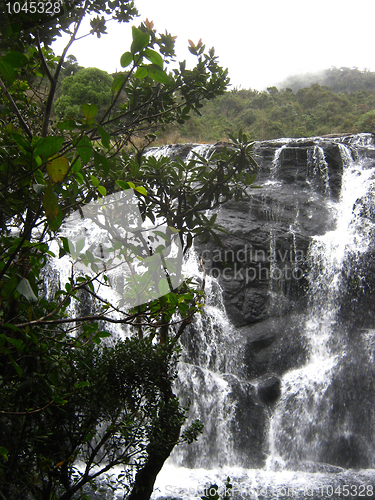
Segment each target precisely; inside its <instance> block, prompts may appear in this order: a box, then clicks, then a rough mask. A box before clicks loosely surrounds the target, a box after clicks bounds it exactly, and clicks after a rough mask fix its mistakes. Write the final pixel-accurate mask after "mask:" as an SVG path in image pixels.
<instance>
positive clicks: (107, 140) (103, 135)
mask: <svg viewBox="0 0 375 500" xmlns="http://www.w3.org/2000/svg"><path fill="white" fill-rule="evenodd" d="M97 128H98V132H99V135H100V138H101V140H102V144H103V146H104V147H105V148H107V149H109V148H110V146H111V143H110V139H111V136H110V135H109V133H108V132H107V131H106V130H105V129H104V128H103V127H102V126H101V125H98V127H97Z"/></svg>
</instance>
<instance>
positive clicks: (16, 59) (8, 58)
mask: <svg viewBox="0 0 375 500" xmlns="http://www.w3.org/2000/svg"><path fill="white" fill-rule="evenodd" d="M2 60H3V61H4V62H5V63H6V64H9V65H10V66H12V68H22V67H23V66H25V64H27V63H28V61H29V60H28V59H27V57H26V56H25V54H22V52H17V51H15V50H12V51H11V52H8V53H7V54H5V56H4V57H3V58H2Z"/></svg>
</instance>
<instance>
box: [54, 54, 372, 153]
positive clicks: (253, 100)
mask: <svg viewBox="0 0 375 500" xmlns="http://www.w3.org/2000/svg"><path fill="white" fill-rule="evenodd" d="M64 69H65V68H64ZM98 72H100V71H99V70H97V69H95V68H91V69H90V68H81V67H80V66H78V64H77V61H75V60H74V58H73V59H72V60H71V61H69V62H68V64H67V68H66V69H65V74H64V76H65V77H66V78H65V80H64V81H63V84H62V86H61V87H60V89H59V92H58V94H57V95H58V99H57V100H56V102H55V113H56V116H57V117H59V118H62V117H64V116H65V117H66V116H72V117H74V118H77V113H79V106H78V103H79V102H80V101H81V99H82V94H83V93H85V92H86V94H87V91H88V89H95V92H94V93H93V92H91V94H90V97H91V101H92V100H93V99H94V101H95V99H96V101H95V104H96V105H97V106H98V107H99V108H101V107H105V105H109V104H110V100H111V96H110V92H109V93H108V88H110V85H111V84H110V83H107V84H106V82H107V80H106V78H104V77H105V76H106V77H107V79H108V82H110V80H112V77H116V75H112V76H110V75H107V74H106V73H105V72H103V71H102V72H100V74H101V75H102V77H101V78H99V79H98V77H97V74H98ZM105 84H106V85H107V87H108V86H109V87H108V88H107V87H105ZM281 85H282V87H280V89H278V88H277V87H269V88H268V89H267V90H265V91H258V90H251V89H249V90H245V89H233V90H231V91H227V92H225V93H224V94H223V95H221V96H219V97H217V98H216V99H214V100H207V101H205V102H204V104H203V105H202V108H201V109H200V112H201V116H199V115H197V114H192V116H191V118H190V119H189V120H187V121H186V120H182V122H183V123H181V124H176V123H175V124H173V125H167V126H165V130H158V132H159V133H160V136H159V137H158V139H157V143H158V144H165V143H176V142H206V143H209V142H216V141H220V140H222V141H226V140H228V135H229V134H232V135H233V134H236V132H237V131H238V130H239V129H242V130H243V132H244V133H246V134H248V135H249V136H250V137H251V138H252V139H254V140H264V139H275V138H278V137H307V136H315V135H325V134H338V133H357V132H372V131H373V130H374V128H375V73H372V72H370V71H360V70H358V69H349V68H340V69H337V68H331V69H329V70H326V71H324V72H322V73H319V74H315V75H312V74H307V75H304V76H295V77H290V78H288V79H287V80H285V82H284V83H282V84H281ZM94 101H92V102H94Z"/></svg>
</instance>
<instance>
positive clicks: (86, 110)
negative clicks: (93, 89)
mask: <svg viewBox="0 0 375 500" xmlns="http://www.w3.org/2000/svg"><path fill="white" fill-rule="evenodd" d="M81 110H82V113H83V116H84V117H85V119H86V121H87V122H88V121H89V120H91V119H92V118H95V116H96V115H97V114H98V106H97V105H96V104H86V103H84V104H82V107H81Z"/></svg>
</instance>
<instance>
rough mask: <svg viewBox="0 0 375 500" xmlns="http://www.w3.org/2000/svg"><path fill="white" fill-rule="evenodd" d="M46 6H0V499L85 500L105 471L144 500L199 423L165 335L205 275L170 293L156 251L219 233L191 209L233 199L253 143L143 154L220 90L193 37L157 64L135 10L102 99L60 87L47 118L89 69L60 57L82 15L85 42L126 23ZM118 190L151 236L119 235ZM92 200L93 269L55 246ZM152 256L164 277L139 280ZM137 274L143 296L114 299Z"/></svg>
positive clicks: (153, 34) (94, 5)
mask: <svg viewBox="0 0 375 500" xmlns="http://www.w3.org/2000/svg"><path fill="white" fill-rule="evenodd" d="M9 4H10V5H12V2H10V3H8V2H7V5H9ZM25 5H27V4H25ZM30 5H31V3H30ZM38 5H39V4H38ZM56 5H57V11H56V12H55V13H54V15H53V16H51V15H50V14H44V13H43V12H38V11H37V12H35V11H34V12H25V11H21V12H19V13H18V14H14V13H13V14H12V15H8V14H7V11H6V9H7V8H8V7H6V5H5V2H3V3H2V4H0V6H1V8H2V12H0V15H1V16H2V19H5V20H6V22H5V23H3V24H2V25H1V27H0V35H1V37H0V40H1V42H0V87H1V93H0V201H1V203H0V225H1V234H0V252H1V255H2V259H1V262H0V302H1V310H0V420H1V426H0V497H1V498H2V499H6V500H19V499H20V498H27V499H30V500H51V499H54V500H68V499H77V500H78V499H80V500H85V499H87V498H88V497H89V495H90V494H91V493H92V492H95V491H96V489H97V488H98V481H99V480H100V479H101V478H102V476H103V475H105V474H106V473H107V472H108V471H110V469H111V468H112V467H114V466H118V467H121V468H122V470H123V474H122V476H121V477H122V481H123V484H124V486H126V487H127V488H128V491H129V497H128V498H130V499H132V500H134V499H137V500H147V499H148V498H149V497H150V495H151V492H152V489H153V485H154V482H155V479H156V476H157V474H158V472H159V471H160V469H161V467H162V466H163V464H164V462H165V460H166V459H167V457H168V456H169V455H170V453H171V451H172V450H173V448H174V446H176V445H177V444H178V443H180V442H188V443H190V442H192V441H193V440H194V439H196V438H197V436H198V435H199V433H200V432H201V428H202V426H201V424H200V423H199V422H193V424H192V425H190V426H188V427H184V428H183V425H184V423H185V420H186V416H187V409H186V408H182V407H181V406H180V404H179V401H178V398H177V397H176V396H175V395H174V393H173V386H172V384H173V380H174V378H175V376H176V365H177V362H178V354H179V348H178V340H179V337H180V336H181V334H182V333H183V331H184V330H185V328H186V327H187V326H188V325H189V324H190V323H191V321H192V320H193V317H194V315H195V314H197V313H199V312H200V311H201V310H202V307H203V304H204V276H203V272H202V280H201V281H200V282H198V281H197V282H195V281H193V280H192V279H187V280H186V281H185V282H183V283H181V284H178V285H176V286H174V285H173V284H172V280H171V272H170V268H169V267H168V269H167V271H168V272H166V269H165V268H166V264H165V255H166V254H165V252H167V254H168V251H170V246H171V245H170V244H171V241H172V238H173V237H175V238H176V240H177V241H178V242H179V244H180V247H181V249H182V251H183V252H184V253H185V252H186V251H187V249H188V248H189V247H190V246H191V244H192V241H193V240H194V239H195V238H202V239H203V241H207V240H208V239H209V238H210V237H214V238H216V239H217V238H218V236H217V231H219V230H220V227H219V226H218V225H217V224H216V220H215V219H216V216H215V215H214V216H211V217H209V216H207V210H209V209H212V208H215V207H217V206H219V205H220V204H221V203H224V202H225V201H227V200H230V199H232V198H234V199H242V198H243V197H244V196H248V193H247V187H248V186H251V185H252V183H253V182H254V179H255V176H256V171H257V165H256V163H255V161H254V159H253V156H252V146H253V143H249V142H248V140H247V137H246V136H245V135H243V134H242V133H239V135H238V136H237V137H236V138H235V137H232V141H233V146H232V148H231V149H230V150H226V149H225V148H224V149H223V150H222V151H221V152H220V153H217V154H216V155H215V156H213V157H212V158H211V159H210V160H205V159H204V158H201V157H197V158H195V159H193V160H191V161H190V162H189V163H188V164H187V165H185V164H184V163H183V162H181V161H178V160H177V161H171V160H170V159H169V158H160V159H158V160H156V159H155V158H153V157H145V156H144V155H143V151H144V149H145V148H146V147H147V146H148V145H150V144H151V143H152V141H153V139H154V136H153V135H152V134H150V131H152V129H153V128H158V127H164V126H168V125H169V124H174V123H175V122H178V123H180V124H182V123H184V122H185V121H186V120H187V119H188V118H189V116H190V113H191V112H194V111H198V110H199V109H200V108H201V106H202V104H201V103H202V101H203V100H205V99H212V98H214V97H216V96H218V95H221V94H222V93H223V92H224V90H225V88H226V87H227V84H228V78H227V72H226V70H224V69H223V68H221V67H220V66H219V64H218V61H217V58H216V56H215V53H214V50H213V49H211V50H209V51H206V49H205V46H204V45H203V43H202V42H201V41H200V42H198V44H196V45H195V44H194V43H193V42H190V47H189V48H190V51H191V52H192V53H193V54H194V55H195V56H196V58H197V59H196V61H197V62H196V66H195V67H194V68H193V69H187V68H186V65H185V63H184V62H182V63H180V65H179V67H178V69H175V70H174V71H173V72H169V71H168V64H169V62H170V60H171V59H172V58H174V57H175V53H174V38H173V37H172V36H171V35H170V34H168V33H165V34H158V33H157V31H156V30H155V29H154V26H153V23H152V22H150V21H148V20H146V21H145V22H144V23H141V24H140V26H139V27H138V28H137V27H134V26H133V27H132V28H131V30H132V43H131V46H130V48H129V50H127V51H125V52H124V53H123V55H122V57H121V65H122V66H123V67H124V68H126V72H124V73H120V74H118V75H116V76H115V77H114V78H113V79H112V78H111V77H108V78H107V77H106V76H105V77H103V82H107V83H106V85H107V86H106V87H105V88H106V90H105V93H106V94H107V93H108V89H109V90H110V102H109V103H108V101H107V108H106V109H105V110H104V106H105V102H104V101H102V100H100V99H99V100H98V101H97V102H87V101H86V95H85V94H84V93H83V92H82V87H77V88H76V87H74V93H73V95H71V96H70V97H71V101H70V103H69V106H71V111H69V112H68V114H67V115H66V114H65V111H64V110H63V111H62V114H63V115H64V116H65V117H64V118H63V119H62V120H60V119H59V118H58V116H57V112H56V114H55V117H54V119H53V114H52V112H53V103H54V102H56V96H57V91H58V88H59V83H60V82H61V80H62V78H63V77H64V76H65V77H67V80H68V79H69V78H74V81H79V80H80V76H79V75H80V74H81V75H87V74H89V73H92V71H91V70H81V71H77V69H78V68H77V64H76V61H75V60H74V59H72V58H71V59H70V60H67V61H65V55H66V53H67V51H68V49H69V47H70V46H71V44H72V43H73V42H74V41H75V40H76V39H77V37H78V30H79V28H80V26H81V23H82V20H83V19H84V17H85V16H87V15H94V16H96V17H94V18H93V19H92V20H91V28H92V29H91V33H92V34H96V35H97V36H99V37H100V36H101V35H102V34H104V33H105V31H106V21H105V19H104V15H105V16H106V17H112V18H113V19H115V20H117V21H119V22H124V23H128V22H129V21H130V20H132V19H133V18H134V16H135V15H136V10H135V7H134V5H133V3H132V2H129V1H123V0H111V1H109V2H107V1H104V0H86V1H85V2H83V1H80V0H76V1H74V2H73V3H69V2H66V4H64V8H63V9H62V10H59V9H60V8H61V3H60V2H59V3H58V4H56ZM62 30H64V31H65V32H67V33H69V35H70V40H69V42H68V44H67V46H66V48H65V50H64V51H63V54H62V55H61V56H56V55H55V54H54V53H53V52H52V50H51V48H50V44H51V41H52V39H53V37H54V36H57V35H58V34H59V33H60V32H61V31H62ZM124 50H126V48H124ZM95 71H97V70H95ZM74 73H75V75H74ZM71 75H74V76H71ZM75 77H77V78H75ZM71 88H73V86H72V87H71ZM68 90H69V89H68ZM65 97H66V96H65ZM94 97H95V95H94V93H93V94H90V99H94ZM80 99H81V102H80ZM61 102H63V96H62V97H61V100H60V103H61ZM102 106H103V108H102ZM56 107H57V109H58V107H59V103H58V102H57V103H56ZM69 113H70V114H69ZM156 172H157V175H155V173H156ZM129 190H130V192H131V194H132V196H134V197H135V199H136V200H137V205H136V206H137V208H138V210H139V214H140V217H141V219H142V221H144V222H148V223H149V225H150V224H151V225H154V223H155V218H156V217H157V218H158V220H157V222H158V227H159V224H162V223H165V225H166V227H167V228H168V230H167V232H166V234H164V233H162V234H161V236H160V230H158V227H157V228H156V230H155V228H154V230H153V231H154V233H153V234H151V233H150V235H149V239H148V241H145V239H144V238H143V237H142V231H141V236H140V237H139V239H138V240H134V239H133V240H131V243H130V244H129V241H128V240H127V238H128V236H129V231H130V230H129V227H130V226H131V224H130V222H132V220H130V221H129V222H128V221H127V220H126V221H125V225H124V223H123V221H122V213H123V211H122V210H120V209H119V205H115V204H114V203H113V201H112V200H113V199H115V196H116V195H119V194H120V195H121V194H124V193H126V192H128V191H129ZM111 195H112V198H111V197H110V196H111ZM108 200H109V201H108ZM90 202H91V205H90ZM93 202H96V205H95V206H96V207H103V206H104V207H105V211H103V217H104V222H103V219H101V223H102V224H103V225H104V226H105V227H106V229H107V231H108V235H110V238H109V239H110V240H111V245H112V246H111V247H110V248H108V260H107V261H105V266H102V265H101V264H102V263H103V261H102V260H101V259H100V258H99V257H97V255H96V254H95V252H94V250H93V249H92V248H91V250H92V251H91V250H90V248H87V247H86V246H85V245H86V240H85V235H84V234H82V237H81V239H79V240H78V241H69V240H68V239H67V236H66V235H65V236H62V235H61V234H60V233H59V230H60V228H61V226H62V224H63V222H64V221H65V220H66V219H67V217H68V216H69V215H70V214H72V213H80V214H83V211H85V210H87V209H88V208H89V207H90V206H93V205H92V204H93ZM107 202H108V204H107V205H106V203H107ZM123 207H124V205H123V206H121V207H120V208H121V209H122V208H123ZM103 210H104V209H103ZM110 214H112V219H110V217H109V215H110ZM137 229H138V226H137ZM133 232H134V233H136V231H135V230H134V231H133ZM163 240H165V241H163ZM176 240H175V241H176ZM51 243H54V244H55V245H57V247H58V250H55V254H53V253H52V249H51V248H52V247H50V246H49V245H50V244H51ZM142 252H145V253H146V254H147V259H148V258H149V257H153V258H151V265H150V267H149V268H146V271H145V272H144V273H143V274H142V273H140V274H137V273H135V272H133V271H134V266H135V264H134V263H136V262H137V261H139V262H140V263H141V264H142V266H143V264H144V263H145V262H146V258H145V257H144V253H142ZM94 254H95V255H94ZM154 256H155V257H156V258H154ZM52 258H56V259H63V258H64V259H65V258H68V260H69V262H70V264H69V265H70V269H71V272H70V276H69V277H68V278H66V281H65V278H64V279H63V278H62V277H60V278H59V279H56V280H55V281H54V287H52V288H51V290H50V291H49V293H47V290H46V288H47V287H46V282H47V281H48V280H47V279H46V275H48V273H49V272H51V267H50V262H51V259H52ZM116 259H117V260H116ZM121 259H122V260H123V261H124V262H127V263H129V267H130V272H129V274H127V275H126V276H124V295H123V299H124V300H122V301H121V300H120V301H119V302H117V301H115V300H114V301H113V302H111V301H109V300H108V299H104V298H103V297H102V296H101V295H100V294H99V291H98V290H99V288H100V289H101V290H103V289H104V290H106V289H107V288H108V287H110V286H111V285H110V279H109V278H108V276H107V271H108V269H107V266H108V267H110V265H111V263H112V262H115V263H116V265H117V262H118V260H121ZM158 259H159V260H158ZM158 262H161V263H162V265H161V264H159V268H158V269H159V270H160V267H161V268H162V271H163V272H164V274H163V276H165V277H164V278H163V279H158V278H157V277H156V278H154V274H155V271H156V270H157V265H158V264H157V263H158ZM79 265H80V266H81V272H79ZM82 265H84V269H87V272H86V271H82ZM77 268H78V269H77ZM177 271H178V270H177ZM152 284H153V285H155V286H156V287H157V288H158V289H159V292H160V293H159V296H158V298H154V299H153V300H149V301H147V302H142V301H138V303H137V305H136V306H133V307H131V308H129V307H126V305H125V303H126V300H127V299H129V298H134V296H136V297H139V296H141V295H142V292H144V290H147V289H148V288H149V287H151V285H152ZM127 289H130V293H129V294H127V292H126V291H125V290H127ZM90 302H91V303H92V304H94V305H95V307H93V308H92V309H90V308H89V307H88V304H89V303H90ZM73 304H77V307H76V308H74V307H70V306H71V305H73ZM109 324H117V325H120V326H123V327H124V328H125V327H126V328H127V329H128V330H127V331H128V338H127V339H126V340H117V341H116V340H115V339H112V338H111V333H110V332H109ZM105 339H107V341H106V340H105ZM80 464H81V465H80ZM108 484H109V486H110V484H111V483H110V480H108Z"/></svg>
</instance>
